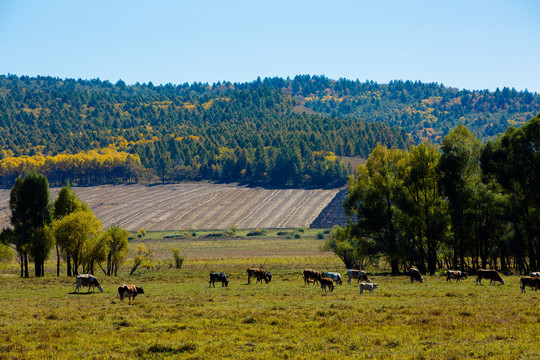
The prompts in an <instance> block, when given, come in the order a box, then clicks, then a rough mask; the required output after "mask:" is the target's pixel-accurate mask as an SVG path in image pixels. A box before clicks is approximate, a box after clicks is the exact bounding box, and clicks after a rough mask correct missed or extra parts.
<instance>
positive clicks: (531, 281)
mask: <svg viewBox="0 0 540 360" xmlns="http://www.w3.org/2000/svg"><path fill="white" fill-rule="evenodd" d="M520 282H521V293H522V294H523V293H524V292H525V288H526V287H527V286H529V287H531V288H533V289H534V290H535V291H536V290H538V289H540V277H535V276H523V277H522V278H521V279H520Z"/></svg>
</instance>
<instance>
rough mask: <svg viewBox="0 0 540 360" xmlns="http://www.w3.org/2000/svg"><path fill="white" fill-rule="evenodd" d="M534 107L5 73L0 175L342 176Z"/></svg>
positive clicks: (524, 102) (477, 97) (321, 80)
mask: <svg viewBox="0 0 540 360" xmlns="http://www.w3.org/2000/svg"><path fill="white" fill-rule="evenodd" d="M538 111H540V96H539V95H537V94H532V93H529V92H528V91H523V92H517V91H515V90H514V89H512V90H510V89H507V88H504V89H503V90H502V91H499V90H497V91H495V92H489V91H466V90H462V91H458V90H456V89H453V88H447V87H444V86H443V85H439V84H433V83H431V84H423V83H420V82H410V81H406V82H403V81H393V82H391V83H390V84H385V85H379V84H377V83H374V82H373V81H366V82H360V81H358V80H356V81H351V80H346V79H339V80H337V81H336V80H331V79H328V78H326V77H324V76H309V75H304V76H296V77H295V78H294V79H290V78H287V79H283V78H266V79H264V80H261V79H257V80H256V81H253V82H249V83H230V82H223V83H222V82H218V83H214V84H212V85H209V84H202V83H193V84H187V83H186V84H181V85H172V84H166V85H160V86H154V85H153V84H152V83H151V82H150V83H148V84H139V83H137V84H135V85H127V84H125V83H124V82H123V81H121V80H120V81H118V82H117V83H116V84H112V83H110V82H108V81H101V80H99V79H94V80H81V79H78V80H74V79H59V78H53V77H27V76H22V77H18V76H15V75H3V76H0V128H1V129H2V131H3V134H4V136H3V137H2V138H1V139H0V186H3V187H11V186H12V185H13V183H14V180H15V179H16V178H17V177H18V176H21V175H24V174H26V173H28V172H32V171H37V172H40V173H43V174H45V175H46V176H47V178H48V180H49V181H50V183H51V184H52V185H61V184H64V183H65V182H66V181H69V182H70V183H72V184H81V185H88V184H102V183H119V182H121V183H125V182H151V181H156V180H159V181H161V182H177V181H183V180H211V181H218V182H239V183H243V184H250V185H256V186H272V187H338V186H342V185H344V184H345V183H346V181H347V177H348V175H350V174H351V173H353V169H351V168H350V167H347V166H345V165H344V164H343V162H341V161H340V159H341V157H343V156H348V157H350V156H353V157H363V158H365V157H367V156H368V155H369V154H370V153H371V151H372V150H373V149H374V148H375V147H376V145H377V144H379V143H380V144H382V145H384V146H386V147H388V148H399V149H409V148H410V146H411V145H413V144H418V143H420V142H421V141H424V140H431V141H434V142H438V141H440V139H441V138H442V136H444V135H445V134H447V133H448V132H449V131H450V130H451V129H453V128H454V127H455V126H457V124H463V125H466V126H467V127H468V128H469V129H470V130H471V131H472V132H473V134H475V136H477V137H478V138H479V139H481V140H485V139H490V138H494V137H495V135H496V134H498V133H500V132H504V131H505V130H506V128H507V127H508V126H509V125H514V126H519V125H521V124H522V123H524V122H525V121H526V120H527V119H530V118H532V117H533V116H534V115H535V114H536V113H537V112H538Z"/></svg>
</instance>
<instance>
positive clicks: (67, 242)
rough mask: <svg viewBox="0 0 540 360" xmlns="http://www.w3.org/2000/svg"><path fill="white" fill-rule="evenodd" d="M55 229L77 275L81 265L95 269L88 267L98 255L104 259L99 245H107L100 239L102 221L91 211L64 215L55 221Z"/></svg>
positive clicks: (59, 243) (57, 238)
mask: <svg viewBox="0 0 540 360" xmlns="http://www.w3.org/2000/svg"><path fill="white" fill-rule="evenodd" d="M53 229H54V235H55V237H56V241H57V242H58V245H59V246H60V248H61V249H62V250H63V251H66V252H68V253H69V254H70V258H69V259H66V261H70V262H71V265H70V266H71V269H72V271H73V273H74V274H75V275H76V274H78V273H79V267H81V265H83V266H84V267H85V268H86V269H84V270H93V269H92V268H90V269H89V268H88V267H89V266H90V267H92V266H93V263H94V261H95V260H96V256H99V257H100V259H102V255H103V252H102V251H100V250H101V249H100V248H99V246H105V243H104V242H102V241H100V237H101V221H99V219H98V218H97V217H96V216H95V215H94V214H93V213H92V212H91V211H84V210H79V211H75V212H73V213H71V214H69V215H67V216H64V217H63V218H62V219H61V220H57V221H55V222H54V224H53ZM90 272H92V271H90Z"/></svg>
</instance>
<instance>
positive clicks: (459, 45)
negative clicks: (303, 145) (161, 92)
mask: <svg viewBox="0 0 540 360" xmlns="http://www.w3.org/2000/svg"><path fill="white" fill-rule="evenodd" d="M539 15H540V1H538V0H507V1H499V0H395V1H394V0H392V1H391V0H370V1H364V0H351V1H316V0H310V1H300V0H298V1H297V0H287V1H281V0H273V1H258V0H246V1H234V0H233V1H217V0H216V1H206V0H191V1H181V0H176V1H175V0H156V1H149V0H145V1H138V0H129V1H123V0H92V1H90V0H80V1H78V0H66V1H55V0H49V1H42V0H35V1H29V0H0V74H8V73H10V74H15V75H18V76H22V75H28V76H37V75H50V76H55V77H60V78H75V79H78V78H82V79H94V78H100V79H101V80H109V81H111V82H112V83H115V82H116V81H117V80H118V79H122V80H124V81H125V82H126V83H128V84H134V83H136V82H140V83H145V82H146V83H147V82H149V81H152V82H153V83H154V85H158V84H165V83H172V84H181V83H185V82H188V83H193V82H195V81H196V82H208V83H214V82H217V81H231V82H245V81H252V80H255V79H256V78H257V77H258V76H260V77H261V78H264V77H267V76H270V77H273V76H279V77H284V78H285V77H287V76H290V77H294V76H295V75H300V74H310V75H325V76H327V77H329V78H332V79H338V78H340V77H343V78H348V79H352V80H355V79H359V80H361V81H364V80H373V81H376V82H378V83H387V82H389V81H390V80H393V79H402V80H413V81H414V80H420V81H422V82H438V83H442V84H444V85H446V86H452V87H457V88H460V89H461V88H465V89H470V90H483V89H490V90H495V88H497V87H500V88H503V87H505V86H507V87H510V88H511V87H515V88H516V89H517V90H524V89H528V90H529V91H533V92H540V24H539V21H538V19H539Z"/></svg>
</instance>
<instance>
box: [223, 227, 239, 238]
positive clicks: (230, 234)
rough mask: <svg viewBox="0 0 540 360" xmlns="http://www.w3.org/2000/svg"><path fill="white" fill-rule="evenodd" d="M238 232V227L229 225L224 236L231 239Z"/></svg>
mask: <svg viewBox="0 0 540 360" xmlns="http://www.w3.org/2000/svg"><path fill="white" fill-rule="evenodd" d="M237 231H238V225H231V226H230V227H229V228H228V229H227V230H226V231H225V236H228V237H233V236H235V235H236V232H237Z"/></svg>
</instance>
